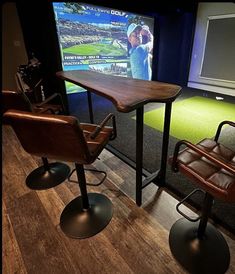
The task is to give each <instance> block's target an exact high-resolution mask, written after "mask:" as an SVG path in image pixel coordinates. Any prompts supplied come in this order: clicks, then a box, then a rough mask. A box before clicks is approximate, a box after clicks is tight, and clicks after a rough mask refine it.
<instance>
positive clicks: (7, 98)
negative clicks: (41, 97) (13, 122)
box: [2, 90, 31, 113]
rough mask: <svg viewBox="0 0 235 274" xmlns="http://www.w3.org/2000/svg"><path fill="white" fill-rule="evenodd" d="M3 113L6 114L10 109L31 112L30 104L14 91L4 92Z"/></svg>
mask: <svg viewBox="0 0 235 274" xmlns="http://www.w3.org/2000/svg"><path fill="white" fill-rule="evenodd" d="M2 101H3V104H2V111H3V113H5V112H6V111H7V110H9V109H16V110H24V111H31V107H30V104H29V103H28V101H25V100H24V98H23V97H22V96H21V95H20V94H19V93H18V92H16V91H14V90H3V91H2Z"/></svg>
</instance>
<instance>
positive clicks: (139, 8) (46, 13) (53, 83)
mask: <svg viewBox="0 0 235 274" xmlns="http://www.w3.org/2000/svg"><path fill="white" fill-rule="evenodd" d="M84 2H85V1H84ZM86 2H87V3H93V4H96V5H101V6H106V7H113V8H115V9H120V10H126V11H130V12H136V13H139V14H145V15H150V16H154V18H155V33H154V37H155V47H154V60H153V80H159V81H164V82H171V83H176V84H179V85H182V86H184V85H185V86H186V85H187V81H188V73H189V64H190V57H191V49H192V42H193V35H194V26H195V22H196V10H197V4H196V3H195V2H194V3H190V2H189V3H188V4H187V5H186V4H182V3H181V4H179V3H177V1H175V2H176V3H175V2H173V3H170V2H168V3H165V4H164V3H163V2H157V3H156V5H155V6H156V7H154V9H153V4H152V2H151V1H149V0H145V1H144V5H143V2H142V3H141V2H137V3H135V4H133V2H132V1H130V2H127V1H121V0H119V1H112V2H111V1H105V0H103V1H102V0H96V1H92V0H90V1H89V0H87V1H86ZM17 9H18V13H19V17H20V21H21V25H22V29H23V34H24V38H25V45H26V50H27V52H28V55H29V56H30V54H31V53H32V52H33V53H34V54H35V56H36V57H38V59H40V61H41V62H42V64H43V68H44V74H45V77H46V79H47V80H48V81H47V87H46V89H47V92H49V93H50V92H51V91H52V90H53V91H54V90H55V89H59V90H63V93H64V84H63V83H62V81H58V79H57V78H56V77H55V72H56V71H58V70H61V69H62V67H61V63H60V53H59V45H58V42H57V36H56V26H55V23H54V17H53V10H52V5H51V3H49V2H44V1H42V2H34V1H31V2H27V3H25V2H24V1H23V2H19V3H18V4H17ZM64 96H65V93H64ZM65 97H66V96H65Z"/></svg>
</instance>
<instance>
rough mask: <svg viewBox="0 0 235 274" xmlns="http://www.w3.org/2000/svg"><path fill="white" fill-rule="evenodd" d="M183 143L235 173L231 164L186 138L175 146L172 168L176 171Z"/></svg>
mask: <svg viewBox="0 0 235 274" xmlns="http://www.w3.org/2000/svg"><path fill="white" fill-rule="evenodd" d="M181 145H186V146H187V147H189V148H190V149H192V150H193V151H195V152H197V153H198V154H200V155H202V156H204V157H205V158H207V159H208V160H210V161H211V162H213V163H215V164H217V165H219V166H220V167H221V168H223V169H225V170H227V171H229V172H231V173H232V174H235V168H234V167H233V166H231V165H229V164H228V163H226V162H224V161H222V160H220V159H217V158H215V157H214V156H212V155H211V154H209V153H207V152H206V151H204V150H202V149H200V148H199V147H198V146H197V145H194V144H192V143H190V142H188V141H186V140H182V141H179V142H178V143H177V144H176V146H175V151H174V155H173V161H172V170H173V171H174V172H177V171H178V163H177V158H178V154H179V149H180V146H181Z"/></svg>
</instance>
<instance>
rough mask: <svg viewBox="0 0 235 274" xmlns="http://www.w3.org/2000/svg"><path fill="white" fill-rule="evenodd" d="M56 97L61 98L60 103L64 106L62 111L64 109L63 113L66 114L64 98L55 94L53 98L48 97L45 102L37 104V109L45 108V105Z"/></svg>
mask: <svg viewBox="0 0 235 274" xmlns="http://www.w3.org/2000/svg"><path fill="white" fill-rule="evenodd" d="M56 97H59V98H60V103H61V105H62V109H63V112H65V107H64V103H63V99H62V96H61V94H60V93H54V94H52V95H51V96H49V97H47V98H46V99H45V100H44V101H43V102H41V103H39V104H37V107H41V106H43V105H44V104H47V103H48V102H50V101H51V100H52V99H54V98H56Z"/></svg>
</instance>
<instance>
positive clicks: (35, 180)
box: [26, 162, 70, 190]
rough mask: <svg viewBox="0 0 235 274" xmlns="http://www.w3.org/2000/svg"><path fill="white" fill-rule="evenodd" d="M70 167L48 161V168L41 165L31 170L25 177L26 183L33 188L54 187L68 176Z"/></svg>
mask: <svg viewBox="0 0 235 274" xmlns="http://www.w3.org/2000/svg"><path fill="white" fill-rule="evenodd" d="M69 173H70V168H69V166H67V165H66V164H63V163H57V162H56V163H50V164H49V170H47V171H46V170H45V168H44V166H41V167H39V168H37V169H35V170H33V171H32V172H31V173H30V174H29V175H28V176H27V178H26V185H27V186H28V187H29V188H31V189H34V190H43V189H48V188H52V187H55V186H57V185H59V184H61V183H62V182H63V181H64V180H66V179H67V178H68V175H69Z"/></svg>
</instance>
